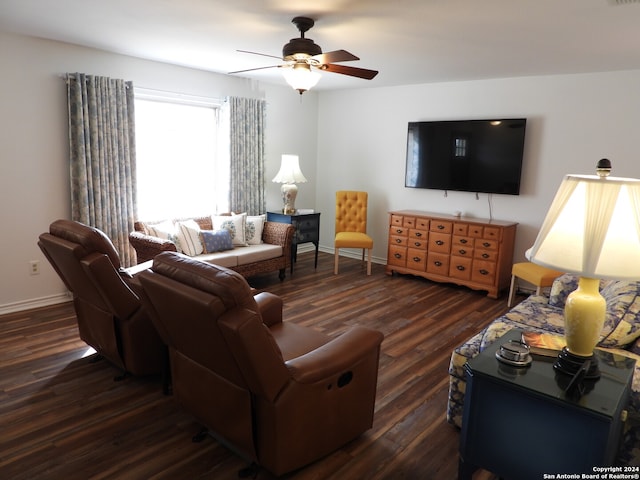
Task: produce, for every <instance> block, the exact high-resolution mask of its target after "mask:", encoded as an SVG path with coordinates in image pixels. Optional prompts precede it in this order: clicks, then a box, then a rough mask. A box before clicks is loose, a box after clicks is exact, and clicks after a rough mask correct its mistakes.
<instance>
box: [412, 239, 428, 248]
mask: <svg viewBox="0 0 640 480" xmlns="http://www.w3.org/2000/svg"><path fill="white" fill-rule="evenodd" d="M428 245H429V244H428V243H427V238H426V237H425V238H424V240H422V239H420V238H414V237H409V239H408V242H407V246H408V247H411V248H420V249H422V250H426V249H427V247H428Z"/></svg>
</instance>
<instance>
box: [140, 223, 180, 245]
mask: <svg viewBox="0 0 640 480" xmlns="http://www.w3.org/2000/svg"><path fill="white" fill-rule="evenodd" d="M147 228H148V229H149V234H150V235H151V236H153V237H158V238H162V239H163V240H169V241H170V242H173V243H175V244H176V250H178V252H182V248H181V247H180V242H179V240H178V230H177V228H176V226H175V225H174V223H173V222H172V221H171V220H165V221H164V222H161V223H156V224H154V225H148V226H147Z"/></svg>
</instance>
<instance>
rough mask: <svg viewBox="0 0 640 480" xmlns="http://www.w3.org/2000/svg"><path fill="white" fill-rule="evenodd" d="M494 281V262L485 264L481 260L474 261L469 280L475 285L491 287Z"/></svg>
mask: <svg viewBox="0 0 640 480" xmlns="http://www.w3.org/2000/svg"><path fill="white" fill-rule="evenodd" d="M495 279H496V264H495V263H494V262H485V261H482V260H474V261H473V268H472V271H471V280H472V281H473V282H477V283H484V284H487V285H492V284H493V283H494V282H495Z"/></svg>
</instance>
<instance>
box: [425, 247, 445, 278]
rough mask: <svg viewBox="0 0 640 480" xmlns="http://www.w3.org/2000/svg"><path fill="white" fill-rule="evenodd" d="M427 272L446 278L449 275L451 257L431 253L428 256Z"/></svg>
mask: <svg viewBox="0 0 640 480" xmlns="http://www.w3.org/2000/svg"><path fill="white" fill-rule="evenodd" d="M427 272H429V273H435V274H437V275H442V276H444V277H446V276H447V275H449V255H448V254H446V253H436V252H429V254H428V255H427Z"/></svg>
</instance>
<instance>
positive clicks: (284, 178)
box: [272, 154, 307, 184]
mask: <svg viewBox="0 0 640 480" xmlns="http://www.w3.org/2000/svg"><path fill="white" fill-rule="evenodd" d="M272 182H275V183H288V184H292V183H306V182H307V179H306V178H305V177H304V175H303V174H302V171H301V170H300V162H299V160H298V155H288V154H285V155H282V160H281V163H280V170H278V173H277V174H276V176H275V177H273V180H272Z"/></svg>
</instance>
